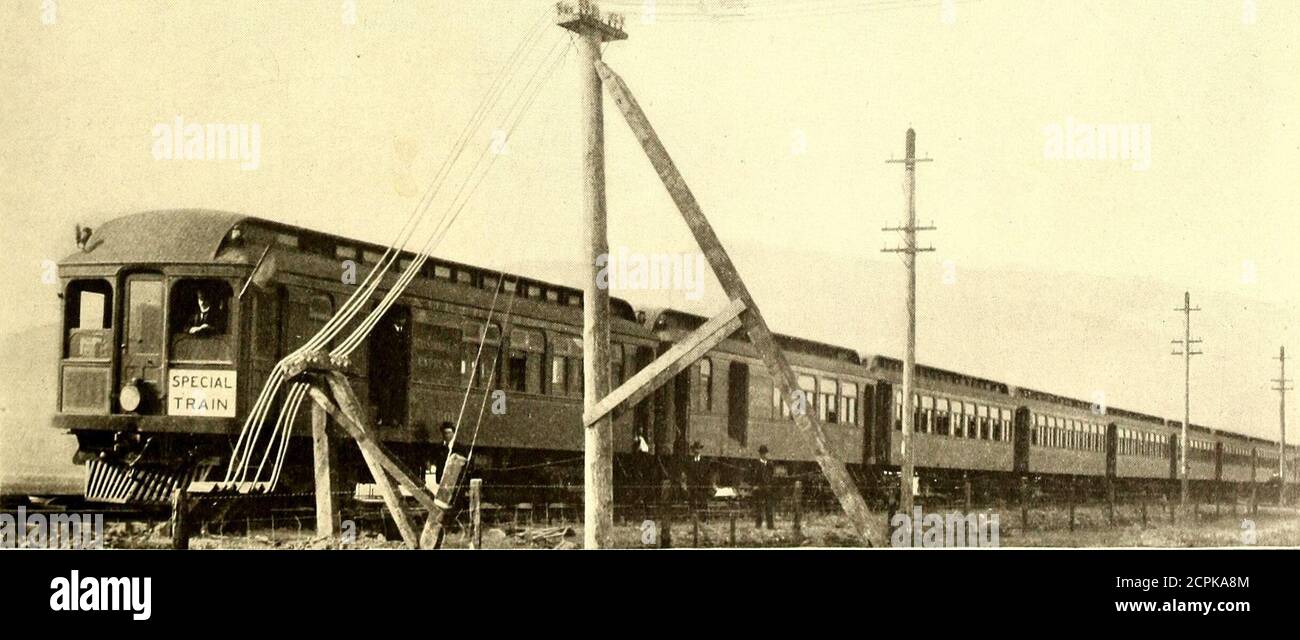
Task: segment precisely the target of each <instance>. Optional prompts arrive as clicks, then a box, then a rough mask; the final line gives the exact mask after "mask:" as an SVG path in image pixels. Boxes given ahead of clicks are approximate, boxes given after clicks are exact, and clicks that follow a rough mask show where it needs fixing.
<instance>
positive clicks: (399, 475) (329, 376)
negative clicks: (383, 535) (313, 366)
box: [308, 371, 466, 549]
mask: <svg viewBox="0 0 1300 640" xmlns="http://www.w3.org/2000/svg"><path fill="white" fill-rule="evenodd" d="M324 376H325V380H326V382H327V383H328V385H329V388H330V391H331V393H332V395H333V399H331V397H330V396H329V395H326V393H325V392H324V390H322V389H321V388H320V387H319V386H318V385H316V384H312V385H311V386H310V387H309V388H308V394H310V395H311V398H312V400H313V401H314V402H315V403H316V404H317V405H318V406H320V407H321V408H322V409H324V410H325V412H326V413H327V414H329V415H330V417H332V418H334V420H335V422H336V423H338V424H339V426H341V427H343V429H344V431H347V433H348V435H350V436H352V439H353V440H356V442H357V446H358V447H359V448H360V449H361V457H362V458H363V459H364V460H365V462H366V466H367V467H369V469H370V475H372V476H374V478H375V484H376V485H378V487H379V492H380V495H381V496H383V498H384V504H385V506H387V507H388V511H389V512H390V513H391V514H392V516H393V521H394V522H396V523H397V528H398V530H399V531H400V532H401V534H402V541H403V542H405V543H406V545H407V546H408V547H410V548H412V549H418V548H421V537H422V536H420V535H417V534H416V532H415V529H414V527H412V526H411V523H410V519H409V518H408V517H407V515H406V511H405V509H403V508H402V496H401V494H400V493H399V492H398V491H397V490H396V488H395V487H394V486H393V483H392V480H394V479H395V480H396V481H397V483H398V484H400V485H401V486H402V487H403V488H405V489H406V490H407V491H408V492H409V493H410V494H411V495H412V496H413V497H414V498H415V500H416V501H417V502H419V503H420V505H421V506H423V507H424V508H425V509H427V510H428V512H429V517H428V520H426V522H425V527H424V536H423V537H424V538H425V539H426V541H429V540H431V541H433V542H432V543H431V544H426V545H424V546H425V547H426V548H429V547H433V548H436V547H437V546H438V545H439V544H440V543H441V537H442V536H441V527H442V518H443V516H444V515H445V512H446V510H447V508H448V506H449V500H450V498H448V499H447V500H442V501H440V500H439V499H438V498H437V497H435V496H433V495H431V494H430V493H429V491H428V489H426V488H425V487H424V485H422V484H420V483H419V482H416V480H415V478H414V477H412V476H411V474H409V473H407V471H406V470H405V469H403V468H402V466H401V464H399V463H398V462H397V459H396V458H395V457H393V456H392V454H390V453H389V452H388V451H387V450H386V449H385V448H384V446H383V445H382V444H380V443H379V442H378V441H376V440H375V439H374V437H373V436H371V435H370V433H369V431H368V430H367V429H366V428H365V427H364V426H363V425H365V424H368V422H367V421H366V417H365V414H364V413H363V411H362V409H361V404H360V403H359V402H358V401H357V398H356V395H355V394H354V393H353V391H352V385H351V384H349V383H348V380H347V378H346V377H344V376H343V374H341V373H339V372H337V371H327V372H325V373H324ZM335 401H337V404H335ZM465 462H466V461H465V457H464V456H461V455H459V454H457V455H453V456H452V460H451V461H450V463H449V464H448V469H447V471H444V472H443V483H442V484H443V485H444V486H446V487H447V490H448V492H450V491H452V490H454V487H455V483H456V482H457V481H458V480H459V478H460V472H461V471H463V470H464V468H465ZM453 469H454V473H453ZM390 476H391V479H390ZM441 488H442V487H440V491H439V495H441V493H442V491H441Z"/></svg>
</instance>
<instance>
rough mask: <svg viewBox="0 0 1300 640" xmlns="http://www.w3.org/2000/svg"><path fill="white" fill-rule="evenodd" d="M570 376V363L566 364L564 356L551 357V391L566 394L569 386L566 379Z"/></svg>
mask: <svg viewBox="0 0 1300 640" xmlns="http://www.w3.org/2000/svg"><path fill="white" fill-rule="evenodd" d="M567 377H568V365H566V364H565V360H564V356H552V357H551V393H554V394H556V395H564V390H565V388H566V387H567V384H568V383H567V382H565V380H566V379H567Z"/></svg>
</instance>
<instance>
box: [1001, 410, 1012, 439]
mask: <svg viewBox="0 0 1300 640" xmlns="http://www.w3.org/2000/svg"><path fill="white" fill-rule="evenodd" d="M998 411H1000V412H1001V413H1002V440H1003V441H1005V442H1010V441H1011V410H1010V409H999V410H998Z"/></svg>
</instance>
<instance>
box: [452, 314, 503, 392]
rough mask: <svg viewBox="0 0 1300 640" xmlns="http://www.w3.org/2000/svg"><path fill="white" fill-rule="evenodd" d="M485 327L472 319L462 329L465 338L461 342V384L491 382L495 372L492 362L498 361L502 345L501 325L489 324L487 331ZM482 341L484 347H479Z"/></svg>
mask: <svg viewBox="0 0 1300 640" xmlns="http://www.w3.org/2000/svg"><path fill="white" fill-rule="evenodd" d="M483 327H484V325H483V324H482V323H479V322H473V321H471V322H466V323H465V327H464V329H462V334H463V335H464V340H463V341H462V342H461V352H460V353H461V355H460V378H461V384H465V385H472V386H475V387H481V386H483V385H485V384H489V382H488V381H489V380H490V379H491V377H492V376H493V374H494V373H495V372H493V371H492V363H493V362H495V361H496V356H497V352H496V349H499V348H500V347H501V327H498V326H496V325H488V326H487V331H486V333H485V332H484V328H483ZM480 341H481V343H482V345H483V347H482V349H480V348H479V344H480ZM476 362H477V365H476V364H475V363H476ZM471 378H472V379H471Z"/></svg>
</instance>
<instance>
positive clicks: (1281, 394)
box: [1273, 347, 1295, 506]
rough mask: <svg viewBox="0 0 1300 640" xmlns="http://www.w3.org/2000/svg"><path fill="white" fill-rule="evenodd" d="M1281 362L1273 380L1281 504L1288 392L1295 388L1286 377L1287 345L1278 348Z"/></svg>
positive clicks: (1283, 498)
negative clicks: (1276, 407) (1277, 425)
mask: <svg viewBox="0 0 1300 640" xmlns="http://www.w3.org/2000/svg"><path fill="white" fill-rule="evenodd" d="M1273 359H1274V360H1277V361H1279V362H1280V363H1281V366H1282V373H1281V375H1279V376H1278V378H1277V379H1276V380H1274V381H1273V382H1276V383H1277V386H1276V387H1273V390H1274V391H1276V392H1277V395H1278V423H1279V427H1278V428H1279V429H1280V431H1281V438H1280V439H1279V440H1280V441H1279V443H1278V456H1277V459H1278V469H1277V471H1278V474H1279V477H1280V478H1281V479H1282V486H1281V488H1279V489H1278V493H1277V503H1278V505H1279V506H1281V505H1284V504H1286V392H1288V391H1291V390H1293V389H1294V388H1295V387H1291V386H1287V383H1289V382H1291V381H1290V380H1287V379H1286V347H1279V348H1278V356H1277V357H1276V358H1273Z"/></svg>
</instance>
